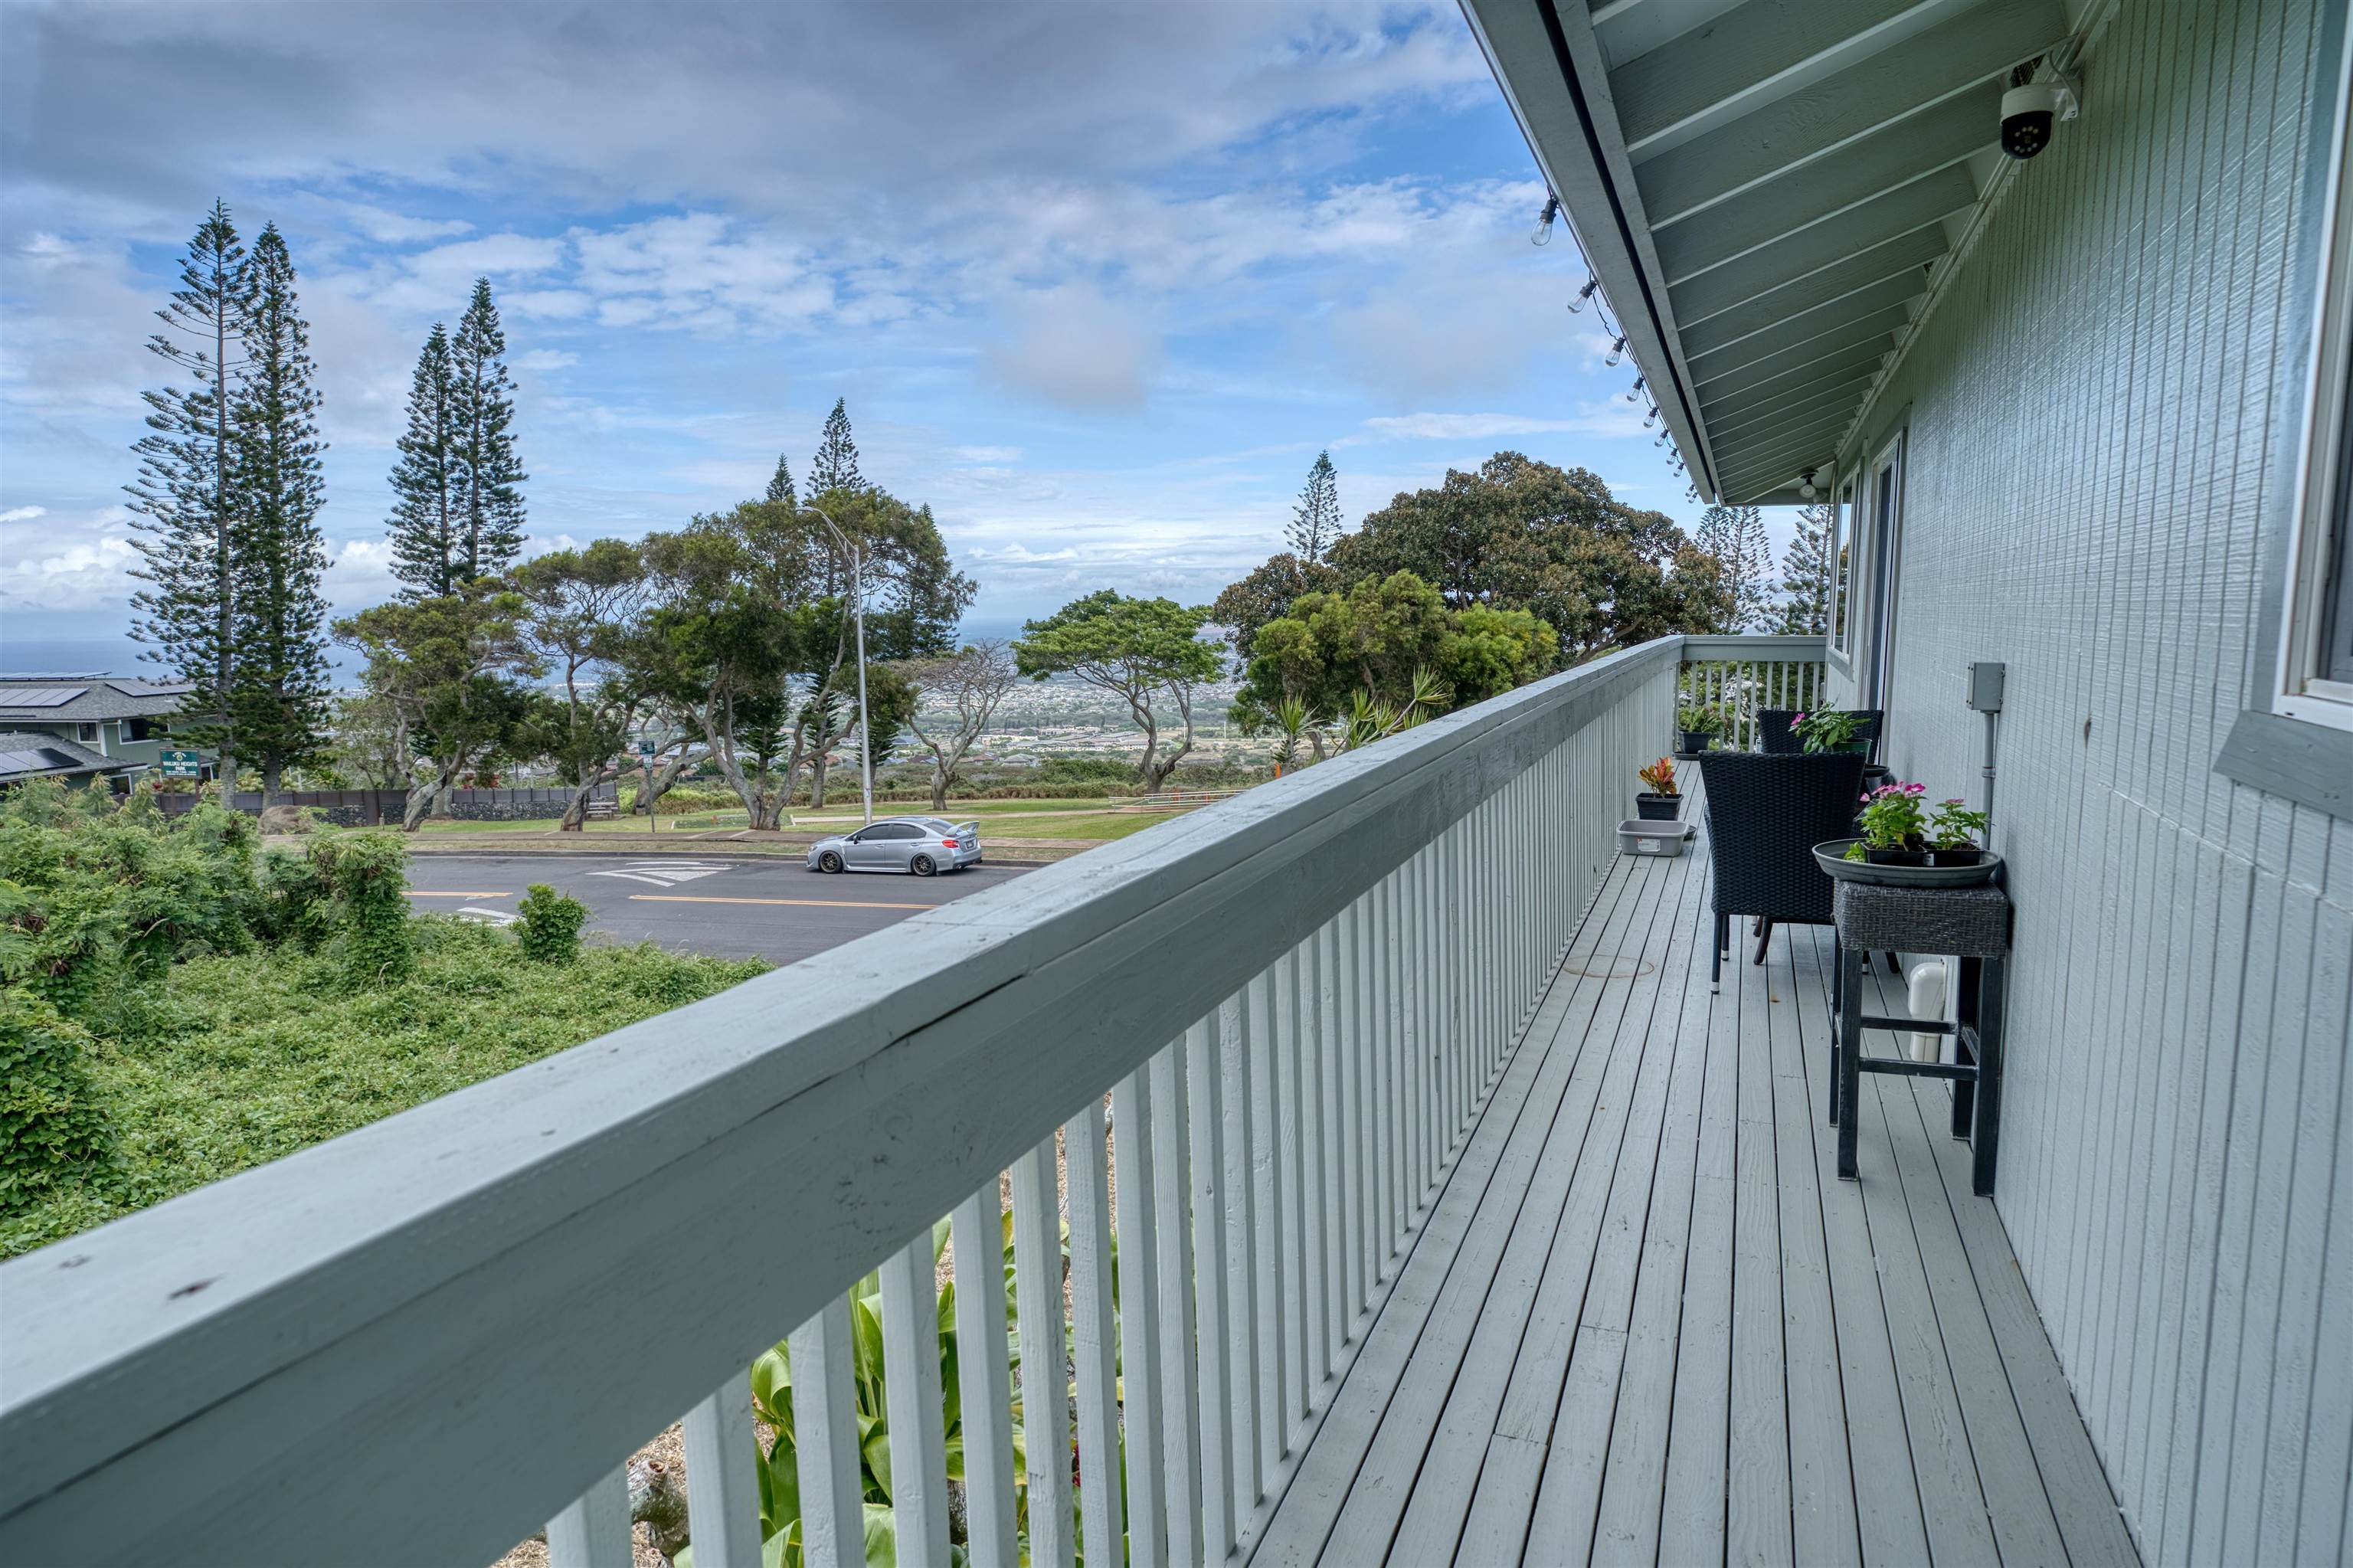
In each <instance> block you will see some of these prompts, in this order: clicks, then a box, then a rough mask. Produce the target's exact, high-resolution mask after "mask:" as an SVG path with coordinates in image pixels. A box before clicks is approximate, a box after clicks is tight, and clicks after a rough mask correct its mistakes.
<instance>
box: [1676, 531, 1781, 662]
mask: <svg viewBox="0 0 2353 1568" xmlns="http://www.w3.org/2000/svg"><path fill="white" fill-rule="evenodd" d="M1692 535H1693V538H1692V542H1693V543H1694V544H1695V545H1697V546H1699V547H1700V548H1701V549H1702V550H1704V551H1706V552H1707V553H1708V554H1709V555H1711V556H1715V561H1716V575H1717V577H1718V578H1719V580H1720V582H1721V584H1722V589H1723V597H1724V601H1725V603H1724V611H1725V615H1724V620H1723V623H1722V625H1721V627H1720V628H1719V630H1725V631H1762V630H1765V629H1766V626H1767V621H1768V620H1769V618H1770V617H1771V615H1772V613H1773V588H1772V583H1771V580H1770V579H1771V577H1772V573H1773V546H1772V545H1771V543H1770V542H1769V541H1767V539H1766V537H1765V514H1763V513H1761V512H1759V511H1757V508H1755V507H1754V506H1711V507H1709V508H1708V509H1707V510H1706V511H1705V512H1704V513H1702V514H1700V520H1699V526H1698V527H1696V528H1694V530H1693V531H1692Z"/></svg>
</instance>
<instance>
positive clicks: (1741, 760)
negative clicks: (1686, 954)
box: [1699, 751, 1863, 990]
mask: <svg viewBox="0 0 2353 1568" xmlns="http://www.w3.org/2000/svg"><path fill="white" fill-rule="evenodd" d="M1862 762H1863V759H1862V757H1861V756H1859V755H1857V754H1856V753H1854V752H1851V751H1849V752H1825V753H1823V754H1821V755H1820V756H1817V757H1804V756H1799V757H1778V756H1765V755H1761V754H1759V753H1756V752H1739V751H1709V752H1703V753H1702V754H1701V755H1700V759H1699V770H1700V778H1701V779H1702V781H1703V782H1704V786H1705V789H1706V795H1707V848H1708V854H1709V856H1710V857H1711V859H1712V860H1713V862H1714V863H1715V949H1714V951H1713V952H1712V953H1710V955H1709V961H1708V983H1709V987H1710V989H1711V990H1713V989H1714V988H1715V986H1716V985H1717V984H1718V983H1720V981H1721V980H1722V978H1723V974H1724V955H1725V953H1726V952H1728V951H1729V950H1730V949H1731V946H1732V927H1731V922H1732V916H1735V915H1752V916H1756V917H1757V919H1758V920H1759V921H1760V922H1761V924H1760V926H1759V927H1757V958H1756V961H1757V963H1760V964H1761V963H1763V962H1764V961H1765V948H1766V946H1767V944H1768V943H1770V942H1771V941H1772V940H1773V923H1774V922H1775V921H1777V920H1778V921H1786V922H1791V923H1794V924H1798V925H1805V926H1827V925H1830V924H1831V918H1832V916H1831V887H1832V886H1833V884H1832V883H1831V879H1830V877H1829V875H1828V874H1825V873H1824V872H1823V870H1822V868H1821V867H1820V866H1819V865H1816V864H1815V863H1814V854H1813V850H1814V846H1815V845H1816V844H1818V843H1820V842H1823V841H1824V840H1826V839H1843V838H1851V837H1852V836H1853V833H1854V812H1855V801H1856V798H1857V797H1858V796H1859V795H1860V794H1861V793H1862Z"/></svg>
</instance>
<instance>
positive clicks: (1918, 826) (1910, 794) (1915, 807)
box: [1858, 783, 1928, 850]
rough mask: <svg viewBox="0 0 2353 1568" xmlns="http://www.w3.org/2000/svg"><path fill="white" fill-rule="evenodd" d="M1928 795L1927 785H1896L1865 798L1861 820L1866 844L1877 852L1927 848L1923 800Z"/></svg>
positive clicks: (1926, 823)
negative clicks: (1921, 803) (1921, 802)
mask: <svg viewBox="0 0 2353 1568" xmlns="http://www.w3.org/2000/svg"><path fill="white" fill-rule="evenodd" d="M1927 792H1928V787H1927V786H1926V784H1904V783H1894V784H1882V785H1881V786H1880V787H1879V788H1878V789H1873V791H1872V792H1871V793H1870V794H1868V795H1865V796H1864V797H1863V798H1862V800H1863V806H1862V816H1861V817H1860V818H1859V819H1858V821H1859V822H1860V825H1861V827H1862V842H1863V844H1864V845H1866V846H1867V847H1869V848H1871V849H1875V850H1898V849H1910V850H1916V849H1925V848H1926V847H1927V840H1926V832H1927V826H1928V820H1927V817H1926V814H1925V813H1924V812H1923V811H1922V810H1920V798H1921V797H1922V796H1923V795H1926V793H1927Z"/></svg>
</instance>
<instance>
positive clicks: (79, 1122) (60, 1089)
mask: <svg viewBox="0 0 2353 1568" xmlns="http://www.w3.org/2000/svg"><path fill="white" fill-rule="evenodd" d="M92 1044H93V1042H92V1041H91V1039H90V1033H89V1031H87V1030H85V1029H83V1028H82V1027H81V1025H79V1024H78V1023H75V1022H72V1021H71V1020H69V1019H67V1018H64V1017H62V1016H60V1015H59V1014H58V1010H57V1009H56V1008H54V1007H51V1006H50V1005H49V1004H48V1003H47V1002H46V1001H40V1000H39V999H37V998H36V997H32V996H28V995H26V993H25V992H23V991H19V990H17V989H16V988H15V987H14V986H13V985H12V986H11V987H10V988H9V989H7V990H5V991H0V1214H5V1215H9V1216H11V1217H14V1216H15V1215H16V1214H19V1213H22V1212H23V1211H24V1210H25V1209H26V1207H28V1206H29V1205H30V1204H31V1203H32V1202H35V1201H36V1200H37V1199H39V1198H41V1197H44V1196H46V1195H47V1193H48V1192H50V1191H51V1190H52V1189H54V1188H56V1187H58V1186H59V1185H62V1184H66V1183H69V1182H72V1181H84V1180H88V1179H90V1178H92V1177H95V1176H100V1175H104V1174H110V1173H111V1162H112V1156H113V1153H114V1130H113V1128H112V1127H111V1124H110V1123H109V1120H108V1118H107V1116H106V1113H105V1110H104V1109H103V1107H101V1106H100V1104H99V1101H98V1097H97V1095H96V1092H95V1091H94V1090H93V1089H92V1087H91V1086H90V1073H89V1070H88V1066H87V1064H86V1062H85V1055H86V1054H87V1053H88V1051H89V1050H90V1046H91V1045H92Z"/></svg>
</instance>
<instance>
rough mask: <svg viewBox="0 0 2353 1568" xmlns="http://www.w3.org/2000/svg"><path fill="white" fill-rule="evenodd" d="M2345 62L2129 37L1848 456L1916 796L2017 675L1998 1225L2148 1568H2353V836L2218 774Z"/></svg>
mask: <svg viewBox="0 0 2353 1568" xmlns="http://www.w3.org/2000/svg"><path fill="white" fill-rule="evenodd" d="M2322 23H2323V17H2322V15H2321V12H2320V9H2319V7H2318V6H2317V5H2315V4H2313V3H2311V0H2284V3H2283V0H2273V3H2268V4H2235V5H2162V4H2126V5H2123V6H2122V7H2121V8H2120V9H2119V12H2118V14H2117V15H2116V17H2115V18H2114V19H2113V21H2112V22H2111V23H2110V24H2109V25H2108V26H2106V27H2105V30H2104V31H2103V32H2102V33H2100V34H2099V35H2097V36H2096V37H2094V40H2093V42H2092V45H2091V48H2090V50H2089V52H2088V54H2087V57H2086V59H2085V62H2084V113H2083V116H2082V118H2081V119H2079V120H2077V121H2076V122H2073V123H2072V124H2068V125H2064V126H2063V127H2061V128H2060V130H2059V132H2058V133H2057V135H2056V138H2055V139H2054V141H2053V142H2052V145H2051V148H2050V150H2049V151H2048V152H2046V153H2045V154H2043V155H2042V156H2041V157H2040V158H2037V159H2036V160H2034V161H2033V162H2031V163H2030V164H2025V165H2023V166H2021V168H2019V169H2018V170H2017V171H2016V174H2015V177H2014V179H2012V181H2011V182H2010V185H2009V186H2008V188H2007V190H2006V191H2005V192H2004V193H2003V194H2002V195H2001V196H2000V200H1999V204H1998V205H1997V206H1996V207H1994V209H1993V210H1992V211H1991V213H1990V215H1989V218H1988V221H1987V222H1986V224H1985V226H1984V228H1982V230H1981V231H1980V233H1979V234H1978V238H1977V240H1976V242H1975V244H1974V246H1973V247H1972V248H1971V249H1968V251H1967V252H1966V253H1965V254H1964V255H1962V256H1961V258H1960V259H1959V260H1958V261H1957V264H1956V266H1955V270H1954V272H1953V274H1952V276H1951V277H1950V278H1949V279H1948V280H1947V288H1946V291H1945V292H1944V294H1943V296H1942V297H1941V299H1939V300H1938V301H1937V302H1936V303H1935V304H1934V306H1933V307H1932V309H1931V310H1930V312H1929V313H1928V314H1927V316H1926V320H1925V322H1924V323H1922V324H1921V325H1920V326H1919V328H1918V329H1917V331H1916V334H1915V338H1914V340H1913V342H1912V344H1911V346H1910V351H1909V354H1908V355H1907V356H1906V357H1905V359H1904V360H1903V361H1902V363H1901V364H1900V365H1899V366H1898V367H1897V369H1896V371H1895V373H1894V376H1892V377H1891V378H1890V380H1889V382H1888V384H1887V385H1886V386H1885V387H1883V389H1882V390H1881V392H1880V394H1879V396H1878V397H1876V398H1875V400H1874V402H1873V407H1872V408H1870V409H1868V410H1866V413H1865V415H1864V418H1863V419H1862V423H1861V428H1860V429H1858V430H1857V432H1855V435H1856V438H1857V439H1856V440H1854V442H1853V443H1852V446H1851V447H1850V450H1849V451H1848V452H1847V453H1846V456H1847V458H1848V459H1850V460H1852V459H1854V458H1856V457H1858V456H1859V455H1860V453H1861V452H1862V450H1863V442H1862V439H1861V438H1863V437H1868V438H1869V440H1870V441H1871V443H1872V445H1873V446H1874V447H1875V445H1876V443H1877V441H1878V440H1880V439H1881V438H1882V437H1883V434H1884V432H1885V431H1886V430H1888V429H1890V428H1892V427H1893V426H1894V425H1895V424H1897V423H1901V424H1902V425H1903V426H1904V428H1905V429H1906V431H1907V435H1906V443H1907V461H1906V469H1905V506H1904V520H1903V534H1902V561H1901V565H1900V568H1899V570H1898V574H1897V578H1898V585H1899V589H1898V602H1897V609H1896V618H1895V619H1896V630H1895V658H1894V672H1893V676H1892V680H1891V683H1890V688H1889V692H1888V694H1887V707H1888V709H1889V725H1888V736H1889V738H1888V754H1889V760H1890V761H1891V762H1892V763H1893V765H1894V767H1895V768H1897V770H1898V772H1899V774H1900V775H1901V776H1902V777H1905V778H1907V779H1920V780H1923V781H1925V782H1926V783H1927V784H1928V785H1929V787H1930V789H1931V790H1932V792H1934V793H1935V794H1936V795H1939V796H1941V795H1945V794H1963V793H1968V794H1971V795H1974V794H1975V793H1976V792H1977V790H1978V787H1979V786H1978V768H1979V764H1980V753H1981V748H1982V744H1983V732H1982V729H1981V727H1980V726H1979V724H1978V719H1977V717H1976V715H1972V714H1970V713H1968V711H1967V710H1966V709H1965V708H1964V706H1963V704H1962V699H1961V682H1962V673H1963V669H1964V667H1965V666H1966V665H1967V664H1968V662H1971V661H1974V660H1980V659H1997V660H2001V661H2004V662H2007V664H2008V666H2009V681H2008V692H2007V707H2006V710H2005V711H2004V713H2003V714H2002V715H2001V721H2000V778H1999V789H1998V793H1997V797H1996V801H1995V805H1996V815H1997V827H1996V834H1995V837H1996V842H1997V844H1998V846H1999V847H2000V849H2002V851H2003V852H2004V853H2005V854H2006V855H2007V857H2008V858H2009V862H2010V888H2011V891H2012V894H2013V895H2014V897H2015V899H2016V902H2017V929H2016V937H2015V942H2016V962H2015V963H2014V965H2013V978H2012V987H2011V992H2010V1007H2009V1021H2010V1033H2009V1042H2010V1045H2009V1051H2010V1054H2009V1062H2008V1073H2009V1076H2008V1086H2007V1089H2006V1093H2005V1097H2004V1106H2003V1123H2004V1128H2003V1138H2002V1170H2001V1172H2000V1189H1999V1192H1998V1194H1997V1198H1996V1204H1997V1207H1998V1209H1999V1211H2000V1213H2001V1216H2002V1219H2003V1222H2004V1224H2006V1225H2007V1227H2008V1229H2009V1232H2010V1237H2011V1240H2012V1242H2013V1244H2014V1245H2015V1247H2016V1250H2017V1253H2018V1256H2019V1260H2020V1266H2021V1269H2022V1270H2023V1272H2024V1274H2025V1276H2026V1279H2027V1283H2028V1286H2029V1287H2030V1288H2031V1291H2032V1292H2033V1295H2034V1298H2035V1300H2036V1302H2037V1303H2038V1305H2039V1306H2040V1308H2041V1309H2042V1315H2043V1319H2044V1321H2045V1323H2046V1324H2047V1326H2048V1328H2049V1330H2050V1333H2051V1338H2052V1343H2053V1344H2054V1346H2055V1347H2056V1348H2057V1350H2058V1352H2059V1356H2060V1359H2061V1361H2062V1363H2063V1366H2064V1368H2065V1371H2066V1374H2067V1377H2068V1380H2069V1382H2070V1383H2071V1385H2072V1386H2073V1391H2074V1394H2075V1398H2076V1401H2077V1404H2079V1406H2080V1407H2081V1409H2082V1411H2083V1414H2084V1420H2085V1423H2086V1425H2088V1427H2089V1428H2090V1431H2091V1433H2092V1435H2093V1437H2094V1441H2095V1443H2096V1444H2097V1446H2098V1448H2099V1451H2100V1455H2101V1458H2102V1461H2103V1462H2104V1463H2105V1466H2106V1467H2107V1470H2108V1475H2109V1478H2110V1480H2111V1481H2112V1482H2113V1484H2114V1486H2115V1489H2116V1496H2117V1499H2118V1501H2119V1504H2120V1506H2121V1507H2122V1509H2123V1510H2124V1512H2125V1515H2126V1520H2127V1521H2128V1523H2129V1524H2130V1526H2131V1528H2132V1529H2133V1531H2134V1532H2135V1535H2136V1537H2137V1540H2138V1542H2140V1544H2141V1547H2142V1550H2143V1552H2144V1554H2145V1555H2146V1557H2147V1559H2148V1560H2149V1561H2151V1562H2165V1563H2179V1562H2193V1561H2194V1562H2201V1563H2216V1562H2224V1563H2257V1562H2261V1563H2283V1562H2287V1561H2291V1560H2294V1561H2300V1562H2315V1563H2328V1562H2337V1561H2340V1560H2342V1559H2343V1557H2344V1555H2345V1553H2346V1552H2348V1550H2353V1536H2348V1531H2347V1513H2348V1459H2353V1147H2348V1144H2353V1139H2348V1135H2347V1129H2348V1126H2353V1074H2348V1072H2347V1070H2346V1069H2347V1056H2348V1044H2353V1024H2349V1023H2348V981H2347V971H2348V961H2353V822H2348V821H2344V820H2341V819H2338V818H2336V817H2332V816H2329V815H2327V814H2324V813H2322V812H2319V811H2316V810H2311V809H2309V808H2306V807H2301V806H2298V805H2295V804H2294V803H2292V802H2290V801H2287V800H2281V799H2278V798H2275V797H2271V796H2267V795H2265V794H2263V793H2262V792H2260V791H2258V790H2255V789H2250V788H2248V787H2246V786H2244V785H2241V784H2236V783H2233V782H2232V781H2231V780H2230V779H2226V778H2224V777H2222V776H2221V775H2220V774H2217V773H2215V772H2214V771H2213V770H2212V763H2213V759H2214V757H2215V754H2216V752H2217V751H2218V750H2219V749H2220V748H2221V745H2222V742H2223V739H2224V737H2225V736H2227V735H2228V733H2229V731H2230V728H2231V725H2232V720H2233V719H2234V718H2235V717H2236V715H2237V713H2238V711H2239V709H2240V707H2241V706H2242V703H2243V701H2244V698H2245V694H2246V692H2247V690H2248V687H2249V682H2250V679H2251V677H2252V675H2253V673H2254V672H2255V671H2256V670H2257V668H2258V665H2259V662H2264V661H2268V659H2269V658H2270V657H2271V656H2272V653H2271V648H2270V645H2269V642H2268V640H2267V636H2266V635H2265V633H2264V632H2263V630H2262V627H2263V620H2264V617H2265V615H2266V613H2267V612H2268V611H2269V610H2270V609H2271V608H2272V607H2273V605H2274V601H2275V600H2276V599H2277V597H2278V595H2279V594H2280V592H2281V586H2282V585H2281V584H2280V582H2279V581H2278V580H2276V566H2275V556H2273V555H2271V554H2267V553H2266V550H2265V548H2264V541H2263V531H2264V529H2265V528H2266V527H2268V526H2272V525H2274V524H2275V523H2276V522H2277V521H2278V520H2281V519H2284V517H2285V515H2286V514H2285V513H2284V510H2283V509H2282V505H2281V503H2282V500H2283V492H2284V491H2285V490H2287V489H2289V488H2290V487H2292V485H2293V482H2294V474H2293V472H2292V471H2289V470H2290V462H2289V461H2287V460H2285V459H2284V458H2283V456H2282V453H2283V451H2292V450H2293V443H2292V442H2282V441H2281V440H2277V439H2275V438H2276V435H2277V431H2278V428H2279V426H2280V425H2281V422H2282V421H2284V420H2294V419H2295V418H2300V415H2301V410H2300V408H2298V407H2296V406H2295V403H2296V401H2297V399H2298V397H2300V384H2299V382H2298V379H2297V377H2296V376H2295V375H2294V374H2293V372H2294V370H2295V368H2296V366H2295V364H2294V363H2293V362H2295V361H2297V360H2300V358H2301V344H2302V343H2303V342H2304V341H2305V337H2304V334H2305V333H2306V318H2307V317H2308V315H2309V313H2310V306H2311V290H2312V280H2311V276H2310V272H2309V269H2308V266H2306V265H2304V264H2300V263H2299V262H2298V260H2296V258H2297V255H2298V247H2297V245H2296V244H2295V243H2294V238H2295V235H2296V233H2297V231H2298V230H2297V226H2298V224H2299V223H2300V222H2304V221H2308V220H2309V218H2310V216H2311V215H2310V213H2309V212H2307V211H2306V208H2307V207H2309V206H2310V203H2309V202H2308V200H2307V199H2306V174H2307V154H2306V148H2307V147H2308V146H2309V145H2310V144H2311V143H2313V142H2314V141H2315V140H2316V129H2315V127H2316V125H2318V126H2320V127H2321V132H2322V133H2325V127H2326V122H2327V115H2328V113H2329V111H2330V109H2331V104H2330V103H2329V102H2328V101H2327V100H2326V99H2325V98H2324V99H2322V100H2321V101H2316V95H2315V92H2314V89H2313V83H2314V79H2315V69H2316V65H2317V64H2318V61H2319V51H2320V49H2321V48H2322V47H2323V42H2322V37H2321V34H2322V32H2323V26H2322ZM2330 47H2333V35H2332V39H2331V43H2330ZM2316 117H2317V118H2316ZM1841 466H1842V468H1843V467H1844V466H1845V465H1843V464H1842V465H1841ZM1848 689H1849V690H1850V691H1851V689H1852V688H1851V687H1850V688H1848Z"/></svg>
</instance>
